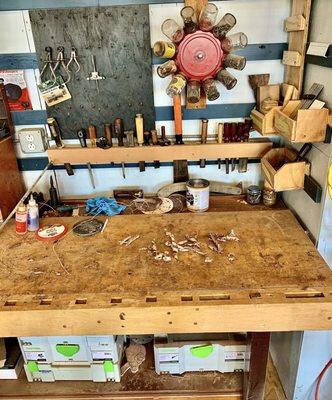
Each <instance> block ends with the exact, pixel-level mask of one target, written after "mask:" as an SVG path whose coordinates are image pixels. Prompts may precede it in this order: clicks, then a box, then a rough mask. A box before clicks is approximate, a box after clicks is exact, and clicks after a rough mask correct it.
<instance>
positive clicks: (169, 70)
mask: <svg viewBox="0 0 332 400" xmlns="http://www.w3.org/2000/svg"><path fill="white" fill-rule="evenodd" d="M176 71H177V66H176V62H175V61H174V60H168V61H166V62H165V63H164V64H161V65H159V67H158V68H157V73H158V75H159V76H160V78H166V76H168V75H172V74H175V73H176Z"/></svg>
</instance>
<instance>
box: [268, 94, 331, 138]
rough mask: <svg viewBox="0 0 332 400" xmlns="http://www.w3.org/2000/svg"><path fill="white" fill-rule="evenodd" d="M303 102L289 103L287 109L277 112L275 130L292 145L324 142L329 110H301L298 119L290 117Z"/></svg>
mask: <svg viewBox="0 0 332 400" xmlns="http://www.w3.org/2000/svg"><path fill="white" fill-rule="evenodd" d="M300 103H301V101H300V100H294V101H289V102H288V103H287V105H286V106H285V107H283V108H282V109H278V110H276V112H275V117H274V126H275V130H276V131H277V132H278V133H279V134H281V135H282V136H283V137H285V138H286V139H287V140H289V141H290V142H292V143H309V142H323V141H324V140H325V135H326V127H327V121H328V115H329V110H328V109H327V108H322V109H320V110H313V109H307V110H302V109H299V110H298V112H297V118H296V119H292V118H290V115H291V114H292V112H293V111H294V110H296V109H297V108H298V107H299V105H300Z"/></svg>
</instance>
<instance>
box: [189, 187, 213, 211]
mask: <svg viewBox="0 0 332 400" xmlns="http://www.w3.org/2000/svg"><path fill="white" fill-rule="evenodd" d="M209 186H210V182H209V181H208V180H206V179H189V181H188V182H187V193H186V200H187V208H188V210H189V211H193V212H203V211H206V210H208V208H209V197H210V189H209Z"/></svg>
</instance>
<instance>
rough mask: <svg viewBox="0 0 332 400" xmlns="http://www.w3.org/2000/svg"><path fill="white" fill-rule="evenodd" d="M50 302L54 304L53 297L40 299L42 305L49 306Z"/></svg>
mask: <svg viewBox="0 0 332 400" xmlns="http://www.w3.org/2000/svg"><path fill="white" fill-rule="evenodd" d="M50 304H52V300H51V299H43V300H41V301H40V305H41V306H49V305H50Z"/></svg>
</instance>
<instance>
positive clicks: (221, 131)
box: [217, 122, 224, 169]
mask: <svg viewBox="0 0 332 400" xmlns="http://www.w3.org/2000/svg"><path fill="white" fill-rule="evenodd" d="M223 136H224V124H223V123H222V122H220V123H219V124H218V133H217V143H219V144H220V143H222V141H223ZM220 168H221V159H220V158H218V169H220Z"/></svg>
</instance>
